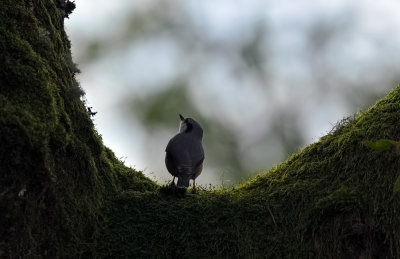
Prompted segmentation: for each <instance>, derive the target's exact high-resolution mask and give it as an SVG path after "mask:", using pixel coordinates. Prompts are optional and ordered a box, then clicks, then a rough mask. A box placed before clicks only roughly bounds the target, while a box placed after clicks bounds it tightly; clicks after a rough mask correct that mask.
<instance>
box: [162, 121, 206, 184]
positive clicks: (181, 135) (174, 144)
mask: <svg viewBox="0 0 400 259" xmlns="http://www.w3.org/2000/svg"><path fill="white" fill-rule="evenodd" d="M179 117H180V119H181V121H180V125H179V132H178V133H177V134H176V135H175V136H174V137H173V138H171V139H170V140H169V142H168V144H167V147H166V148H165V153H166V154H165V165H166V167H167V170H168V172H169V173H170V174H171V175H172V176H173V179H172V182H171V186H173V187H175V177H178V182H177V187H178V188H185V189H186V188H188V187H189V182H190V179H192V180H193V192H196V189H195V188H196V187H195V179H196V178H197V177H198V176H199V175H200V174H201V171H202V170H203V161H204V150H203V144H202V140H203V129H202V127H201V126H200V124H199V123H198V122H197V121H195V120H194V119H192V118H184V117H183V116H182V115H181V114H179Z"/></svg>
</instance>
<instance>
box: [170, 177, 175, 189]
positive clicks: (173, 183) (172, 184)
mask: <svg viewBox="0 0 400 259" xmlns="http://www.w3.org/2000/svg"><path fill="white" fill-rule="evenodd" d="M170 186H171V187H175V176H174V178H172V182H171V184H170Z"/></svg>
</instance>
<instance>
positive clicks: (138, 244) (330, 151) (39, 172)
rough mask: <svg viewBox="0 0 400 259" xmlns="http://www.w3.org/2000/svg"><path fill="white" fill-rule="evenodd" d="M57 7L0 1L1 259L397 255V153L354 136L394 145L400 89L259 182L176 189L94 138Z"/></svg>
mask: <svg viewBox="0 0 400 259" xmlns="http://www.w3.org/2000/svg"><path fill="white" fill-rule="evenodd" d="M61 2H62V1H61ZM55 3H56V4H58V6H62V5H60V1H59V0H57V1H55ZM55 3H54V2H53V1H44V0H35V1H32V0H18V1H11V0H5V1H3V3H2V7H1V8H0V51H1V53H2V55H0V64H1V67H2V70H1V71H0V129H1V130H0V143H1V146H0V172H1V175H0V211H2V212H4V214H3V215H4V216H2V217H0V226H3V227H2V228H0V236H1V237H2V239H1V240H0V257H35V256H42V257H53V258H54V257H77V256H81V257H109V258H115V257H131V258H134V257H138V256H139V257H207V258H208V257H216V258H231V257H245V258H259V257H267V258H268V257H269V258H310V257H321V258H360V257H361V258H377V257H379V258H382V257H383V258H384V257H392V258H398V257H400V249H399V247H400V244H399V243H400V236H399V233H400V229H399V226H400V224H399V223H400V218H399V217H398V215H397V214H398V210H399V205H400V204H399V194H398V193H395V192H393V186H394V183H395V181H396V179H397V178H398V177H399V174H400V173H399V170H398V168H399V156H398V154H396V152H394V151H393V150H383V151H377V150H373V149H370V148H368V147H366V146H365V145H363V144H362V143H363V142H364V141H376V140H379V139H390V140H395V141H398V140H399V139H400V129H399V127H400V126H399V125H400V124H399V123H398V122H399V121H400V87H397V88H395V89H394V90H393V91H392V92H391V93H390V94H389V95H388V96H387V97H386V98H383V99H382V100H380V101H379V102H377V104H376V105H374V106H373V107H371V108H370V109H368V110H367V111H365V112H360V113H359V114H357V116H355V117H353V118H348V119H345V120H343V121H342V122H341V123H339V124H338V126H337V127H335V129H334V130H333V131H332V132H331V133H329V134H328V135H326V136H324V137H322V138H321V139H320V140H319V141H318V142H316V143H314V144H311V145H309V146H308V147H306V148H304V149H302V150H300V151H299V152H298V153H296V154H293V155H291V156H290V157H289V158H288V159H287V160H286V161H285V162H282V163H281V164H279V165H277V166H276V167H275V168H273V169H271V170H270V171H268V172H264V173H261V174H259V175H258V176H256V177H255V178H254V179H251V180H249V181H247V182H244V183H242V184H241V185H238V186H236V187H233V188H231V189H224V190H214V191H203V190H200V191H199V193H198V194H195V195H194V194H191V193H190V192H189V193H188V194H187V195H186V196H184V195H173V194H172V195H171V193H173V192H168V191H165V187H163V188H160V186H158V185H156V184H155V183H153V182H152V181H150V180H149V179H148V178H146V177H144V176H143V174H142V173H141V172H138V171H135V170H133V169H131V168H128V167H126V166H124V164H123V163H122V162H121V161H119V160H118V159H117V158H116V157H115V155H114V154H113V152H112V151H111V150H109V149H108V148H106V147H104V145H103V144H102V140H101V138H100V136H99V134H98V133H97V132H96V131H95V129H94V127H93V123H92V121H91V119H90V116H89V114H88V111H87V109H86V107H85V105H84V103H82V101H81V100H80V97H81V96H82V94H83V91H82V89H81V88H80V87H79V84H78V83H77V82H76V80H75V77H74V76H75V73H76V72H77V71H78V70H77V68H76V67H75V65H74V64H73V62H72V60H71V53H70V43H69V41H68V39H67V36H66V34H65V32H64V30H63V18H64V12H63V11H62V10H60V9H58V8H57V7H56V5H55Z"/></svg>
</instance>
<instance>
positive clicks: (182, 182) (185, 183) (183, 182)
mask: <svg viewBox="0 0 400 259" xmlns="http://www.w3.org/2000/svg"><path fill="white" fill-rule="evenodd" d="M189 181H190V177H189V176H180V177H178V184H177V185H178V187H181V188H182V187H184V188H187V187H189Z"/></svg>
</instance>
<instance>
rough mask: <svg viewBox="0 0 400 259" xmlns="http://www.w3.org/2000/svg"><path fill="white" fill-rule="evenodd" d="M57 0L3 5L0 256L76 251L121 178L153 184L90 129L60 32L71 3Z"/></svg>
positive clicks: (89, 239) (89, 237) (8, 0)
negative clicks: (121, 161) (129, 165)
mask: <svg viewBox="0 0 400 259" xmlns="http://www.w3.org/2000/svg"><path fill="white" fill-rule="evenodd" d="M55 2H57V3H54V1H48V0H2V1H1V4H0V66H1V70H0V257H1V258H4V257H8V256H10V257H18V256H22V257H30V258H31V257H33V256H35V255H47V256H49V257H52V256H54V255H56V254H57V255H59V256H63V255H73V254H75V253H77V251H80V250H82V247H81V246H80V245H82V244H85V243H86V244H87V245H88V246H90V245H91V243H93V240H94V239H93V238H94V237H95V236H96V235H97V234H98V229H99V228H98V224H99V216H100V214H99V211H100V208H102V206H103V203H104V200H105V196H106V195H108V194H110V193H113V192H115V191H117V190H118V189H119V188H120V181H119V179H120V178H121V177H124V176H128V175H129V178H130V179H133V178H136V179H137V180H138V184H137V185H136V186H133V185H131V186H132V188H136V189H141V190H143V189H146V188H150V189H151V188H152V187H151V186H153V184H152V183H151V182H150V181H149V180H147V179H144V177H143V176H142V175H141V174H140V173H136V172H134V171H133V170H130V169H128V168H125V167H124V166H123V165H122V164H121V163H120V162H119V161H118V160H117V159H115V157H114V155H113V153H112V152H111V151H109V150H107V149H106V148H105V147H104V146H103V144H102V141H101V139H100V137H99V135H98V134H97V133H96V131H95V130H94V128H93V123H92V121H91V119H90V116H89V114H88V112H87V110H86V108H85V106H84V104H83V103H82V101H81V99H80V98H81V96H82V94H83V91H82V90H81V89H80V87H79V85H78V83H77V81H76V80H75V77H74V75H75V73H76V72H77V69H76V67H75V65H74V64H73V62H72V60H71V52H70V43H69V41H68V38H67V36H66V34H65V31H64V15H65V14H66V12H65V10H64V9H63V8H66V7H68V6H66V5H65V3H64V1H62V0H58V1H55ZM67 11H68V10H67ZM140 179H141V180H143V181H142V183H144V185H141V186H139V182H140ZM88 249H90V247H89V248H88Z"/></svg>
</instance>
